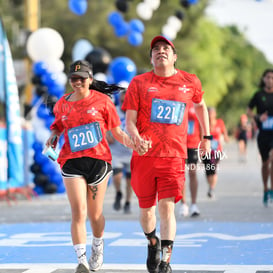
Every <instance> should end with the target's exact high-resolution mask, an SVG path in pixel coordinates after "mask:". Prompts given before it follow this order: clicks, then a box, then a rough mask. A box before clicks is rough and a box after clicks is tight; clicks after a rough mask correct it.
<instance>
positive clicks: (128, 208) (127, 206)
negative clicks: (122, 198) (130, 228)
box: [123, 201, 131, 214]
mask: <svg viewBox="0 0 273 273" xmlns="http://www.w3.org/2000/svg"><path fill="white" fill-rule="evenodd" d="M123 209H124V213H125V214H130V213H131V204H130V202H128V201H126V202H125V205H124V208H123Z"/></svg>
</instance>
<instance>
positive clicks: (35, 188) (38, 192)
mask: <svg viewBox="0 0 273 273" xmlns="http://www.w3.org/2000/svg"><path fill="white" fill-rule="evenodd" d="M33 190H34V191H35V192H36V193H37V194H38V195H41V194H44V193H45V192H44V189H43V188H42V187H40V186H35V187H34V189H33Z"/></svg>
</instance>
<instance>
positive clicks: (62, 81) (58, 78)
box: [55, 72, 67, 85]
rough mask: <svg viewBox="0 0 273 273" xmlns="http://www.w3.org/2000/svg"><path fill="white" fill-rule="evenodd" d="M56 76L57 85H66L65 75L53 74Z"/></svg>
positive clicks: (60, 73) (61, 73) (62, 73)
mask: <svg viewBox="0 0 273 273" xmlns="http://www.w3.org/2000/svg"><path fill="white" fill-rule="evenodd" d="M55 76H56V80H55V81H56V83H57V84H58V85H66V83H67V75H66V74H65V73H64V72H59V73H56V74H55Z"/></svg>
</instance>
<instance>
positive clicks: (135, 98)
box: [121, 79, 139, 111]
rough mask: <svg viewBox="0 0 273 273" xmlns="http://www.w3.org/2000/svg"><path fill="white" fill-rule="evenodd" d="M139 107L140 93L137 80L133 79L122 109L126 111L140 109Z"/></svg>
mask: <svg viewBox="0 0 273 273" xmlns="http://www.w3.org/2000/svg"><path fill="white" fill-rule="evenodd" d="M138 108H139V95H138V88H137V82H136V80H135V79H133V80H132V81H131V83H130V84H129V86H128V89H127V91H126V94H125V98H124V102H123V104H122V107H121V109H122V110H123V111H126V110H136V111H138Z"/></svg>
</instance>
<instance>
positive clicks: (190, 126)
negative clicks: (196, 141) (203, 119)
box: [188, 120, 194, 135]
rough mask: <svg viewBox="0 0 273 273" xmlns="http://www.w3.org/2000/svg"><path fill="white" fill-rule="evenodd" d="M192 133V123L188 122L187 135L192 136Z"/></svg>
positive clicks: (191, 121)
mask: <svg viewBox="0 0 273 273" xmlns="http://www.w3.org/2000/svg"><path fill="white" fill-rule="evenodd" d="M193 131H194V121H193V120H189V122H188V135H192V134H193Z"/></svg>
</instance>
